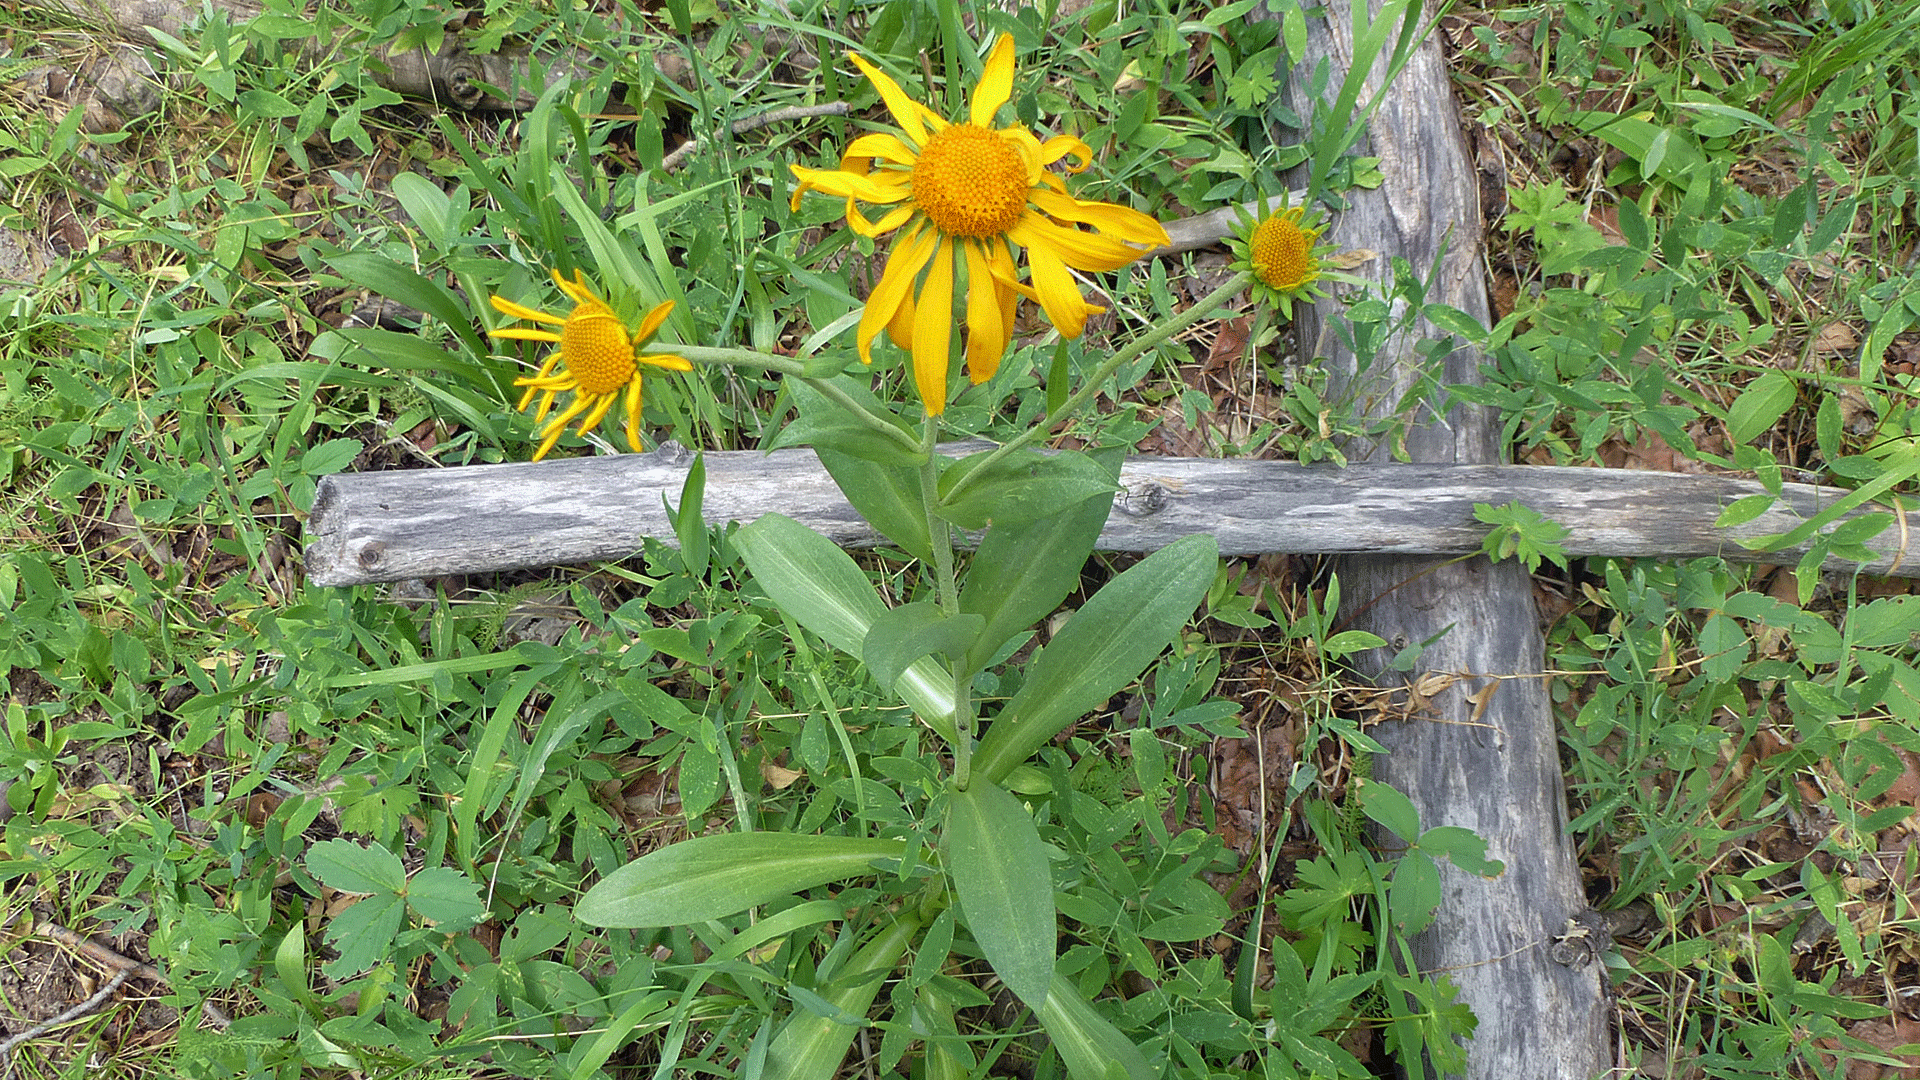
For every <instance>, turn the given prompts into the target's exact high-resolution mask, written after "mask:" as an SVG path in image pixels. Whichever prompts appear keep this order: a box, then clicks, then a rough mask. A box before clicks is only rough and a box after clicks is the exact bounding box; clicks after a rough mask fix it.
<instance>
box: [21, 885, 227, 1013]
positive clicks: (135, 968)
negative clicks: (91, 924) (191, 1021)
mask: <svg viewBox="0 0 1920 1080" xmlns="http://www.w3.org/2000/svg"><path fill="white" fill-rule="evenodd" d="M20 914H21V913H16V914H13V915H9V916H7V918H6V919H5V920H4V921H0V931H4V930H8V929H11V928H12V926H13V924H14V923H15V922H17V921H19V919H20ZM33 933H35V934H38V935H39V936H41V937H45V938H52V939H53V940H54V941H57V942H59V943H60V944H62V945H65V946H66V947H67V948H69V949H73V950H74V951H76V952H79V953H81V954H83V955H85V956H86V957H87V958H88V959H90V960H92V961H93V962H95V963H97V964H99V965H101V966H102V967H106V968H111V969H112V970H114V971H116V972H122V973H125V974H126V975H128V976H129V977H131V976H134V975H138V976H139V977H141V978H143V979H151V980H152V981H154V982H157V983H163V984H165V983H167V982H168V979H167V976H166V974H165V973H164V972H162V971H161V970H160V969H159V968H157V967H154V966H153V965H152V964H148V963H143V962H142V961H139V960H135V959H133V958H132V957H129V956H122V955H120V954H119V953H117V952H115V951H113V950H112V949H109V948H107V947H106V946H105V945H102V944H100V943H99V942H97V941H95V940H93V939H92V938H90V937H87V936H85V935H84V934H79V933H75V932H74V931H72V930H69V929H67V928H66V927H64V926H61V925H60V924H59V923H57V922H54V921H53V920H51V919H39V918H36V919H35V920H34V922H33ZM200 1015H201V1016H203V1017H205V1018H206V1020H207V1022H208V1023H210V1024H212V1025H213V1026H214V1027H216V1028H220V1029H222V1030H225V1028H226V1027H227V1025H229V1024H231V1023H233V1020H232V1019H231V1018H230V1017H228V1016H227V1014H226V1013H225V1012H222V1011H221V1010H220V1009H219V1008H218V1007H217V1006H215V1005H214V1004H213V1003H212V1002H203V1003H202V1004H201V1006H200ZM53 1022H54V1021H49V1023H53ZM61 1022H64V1021H61Z"/></svg>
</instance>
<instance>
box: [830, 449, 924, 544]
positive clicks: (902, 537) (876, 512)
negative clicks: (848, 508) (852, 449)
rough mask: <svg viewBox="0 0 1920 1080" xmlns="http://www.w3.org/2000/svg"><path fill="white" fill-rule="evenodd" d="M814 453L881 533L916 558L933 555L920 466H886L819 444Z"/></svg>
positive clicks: (855, 506) (841, 491)
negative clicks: (921, 491)
mask: <svg viewBox="0 0 1920 1080" xmlns="http://www.w3.org/2000/svg"><path fill="white" fill-rule="evenodd" d="M813 452H814V454H815V455H816V456H818V457H819V458H820V464H821V465H823V466H825V467H826V470H827V475H828V476H831V477H833V482H834V483H835V484H836V485H838V486H839V488H840V493H841V494H842V495H845V496H846V497H847V501H848V502H850V503H852V504H853V508H854V509H855V510H858V511H860V516H861V517H863V518H866V519H867V522H868V524H870V525H872V526H873V527H874V528H876V529H879V530H880V535H882V536H884V537H886V538H887V539H888V540H891V541H893V543H894V545H895V546H897V547H898V548H899V549H900V550H902V551H904V552H906V553H907V554H909V555H912V556H914V557H915V558H919V559H931V558H933V535H932V533H930V532H928V531H927V511H926V508H925V507H923V506H922V505H921V504H920V469H919V467H918V466H906V465H882V464H880V463H879V462H877V461H872V460H870V459H867V458H863V457H859V456H856V455H854V454H846V453H842V452H840V451H838V450H832V449H828V448H826V447H823V446H817V445H816V446H815V447H814V448H813Z"/></svg>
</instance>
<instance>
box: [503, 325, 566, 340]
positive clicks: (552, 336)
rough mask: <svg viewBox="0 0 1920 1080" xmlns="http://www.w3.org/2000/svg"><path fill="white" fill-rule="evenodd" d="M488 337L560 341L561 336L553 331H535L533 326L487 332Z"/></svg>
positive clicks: (507, 327)
mask: <svg viewBox="0 0 1920 1080" xmlns="http://www.w3.org/2000/svg"><path fill="white" fill-rule="evenodd" d="M487 336H488V337H502V338H514V339H516V340H519V341H559V340H560V335H559V334H556V333H554V332H553V331H551V330H535V329H534V328H533V327H531V326H506V327H502V328H500V329H498V330H489V331H487Z"/></svg>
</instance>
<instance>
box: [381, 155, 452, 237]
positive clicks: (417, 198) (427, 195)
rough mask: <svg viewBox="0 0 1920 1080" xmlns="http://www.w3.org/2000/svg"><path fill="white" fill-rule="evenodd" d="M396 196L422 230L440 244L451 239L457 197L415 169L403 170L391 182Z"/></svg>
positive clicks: (389, 188)
mask: <svg viewBox="0 0 1920 1080" xmlns="http://www.w3.org/2000/svg"><path fill="white" fill-rule="evenodd" d="M387 188H388V190H390V191H392V192H393V197H394V198H396V199H399V200H400V206H401V208H402V209H404V210H406V212H407V216H408V217H410V218H412V219H413V223H414V224H415V225H418V226H419V227H420V231H421V232H423V233H425V234H426V235H427V237H428V238H429V239H431V240H433V241H434V242H435V243H437V244H444V243H446V242H447V239H448V235H449V232H450V230H451V228H452V226H453V200H452V199H450V198H448V197H447V193H446V192H444V191H442V190H440V185H438V184H436V183H434V182H433V181H431V180H428V179H427V178H426V177H424V176H421V175H420V174H419V173H415V172H403V173H401V174H400V175H398V176H396V177H394V178H393V180H392V181H390V182H389V183H388V184H387Z"/></svg>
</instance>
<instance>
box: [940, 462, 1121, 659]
mask: <svg viewBox="0 0 1920 1080" xmlns="http://www.w3.org/2000/svg"><path fill="white" fill-rule="evenodd" d="M1112 509H1113V500H1112V499H1110V498H1107V497H1106V496H1105V494H1104V493H1101V494H1097V495H1094V496H1091V497H1089V498H1086V499H1082V500H1081V501H1080V502H1079V503H1078V504H1077V505H1074V506H1070V507H1069V506H1063V507H1061V508H1060V509H1059V512H1057V513H1053V514H1049V515H1047V516H1046V517H1043V518H1038V519H1036V520H1033V521H1028V522H1023V523H1019V524H1009V523H1006V522H1001V523H999V524H997V525H995V526H994V527H993V528H991V529H988V530H987V535H986V538H985V539H983V540H981V541H980V550H979V551H978V552H977V553H975V555H974V557H973V569H971V570H969V571H968V572H967V584H966V587H965V588H963V589H961V590H960V610H961V611H965V612H969V613H971V614H975V615H980V616H982V617H984V618H985V619H986V620H987V624H986V628H985V629H984V630H982V631H981V632H980V638H979V640H978V641H977V642H975V643H974V646H973V648H972V649H971V650H970V651H969V652H968V653H967V669H968V670H969V671H978V670H980V669H981V668H983V667H985V666H986V664H987V661H988V660H990V659H992V657H993V654H994V653H995V652H996V651H998V650H999V648H1000V646H1002V645H1004V644H1006V642H1007V639H1008V638H1010V637H1012V636H1013V635H1015V634H1017V633H1019V632H1020V631H1022V630H1025V629H1027V628H1028V627H1030V626H1032V625H1033V624H1034V623H1037V622H1039V621H1040V620H1041V619H1044V618H1046V617H1047V615H1049V614H1050V613H1052V611H1053V609H1055V608H1057V607H1059V606H1060V601H1062V600H1064V599H1066V598H1067V594H1068V593H1070V592H1072V591H1073V589H1074V587H1075V586H1077V585H1079V584H1080V569H1081V568H1082V567H1083V566H1085V565H1086V563H1087V556H1088V555H1090V554H1091V553H1092V552H1093V542H1094V541H1095V540H1096V539H1098V538H1099V536H1100V529H1101V528H1102V527H1103V526H1105V525H1106V523H1107V514H1108V513H1109V512H1110V511H1112Z"/></svg>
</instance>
